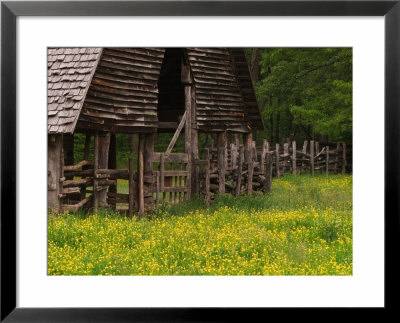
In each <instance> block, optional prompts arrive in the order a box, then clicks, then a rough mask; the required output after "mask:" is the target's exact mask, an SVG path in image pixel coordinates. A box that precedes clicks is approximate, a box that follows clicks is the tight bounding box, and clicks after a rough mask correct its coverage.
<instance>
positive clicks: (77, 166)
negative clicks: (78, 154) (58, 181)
mask: <svg viewBox="0 0 400 323" xmlns="http://www.w3.org/2000/svg"><path fill="white" fill-rule="evenodd" d="M90 164H91V162H90V161H89V160H82V161H81V162H79V163H78V164H76V165H71V166H64V167H63V169H64V171H74V170H77V169H80V168H82V166H85V165H90Z"/></svg>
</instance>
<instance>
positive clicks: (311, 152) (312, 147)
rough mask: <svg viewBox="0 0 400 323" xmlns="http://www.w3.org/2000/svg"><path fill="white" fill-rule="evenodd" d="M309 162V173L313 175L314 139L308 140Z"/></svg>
mask: <svg viewBox="0 0 400 323" xmlns="http://www.w3.org/2000/svg"><path fill="white" fill-rule="evenodd" d="M310 164H311V175H314V140H311V141H310Z"/></svg>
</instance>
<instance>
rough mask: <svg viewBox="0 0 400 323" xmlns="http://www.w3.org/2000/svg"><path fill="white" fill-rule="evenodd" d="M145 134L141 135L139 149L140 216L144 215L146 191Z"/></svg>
mask: <svg viewBox="0 0 400 323" xmlns="http://www.w3.org/2000/svg"><path fill="white" fill-rule="evenodd" d="M144 141H145V138H144V135H139V147H138V148H139V151H138V167H137V169H138V181H137V185H138V205H139V216H143V215H144V193H143V185H144V183H143V176H144V160H143V155H144Z"/></svg>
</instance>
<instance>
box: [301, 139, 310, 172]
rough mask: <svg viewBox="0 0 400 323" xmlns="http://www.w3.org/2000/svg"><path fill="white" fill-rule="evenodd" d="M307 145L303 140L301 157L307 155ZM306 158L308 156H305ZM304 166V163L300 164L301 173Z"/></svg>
mask: <svg viewBox="0 0 400 323" xmlns="http://www.w3.org/2000/svg"><path fill="white" fill-rule="evenodd" d="M307 145H308V141H307V140H305V141H304V143H303V149H302V151H301V152H302V154H303V156H304V155H307ZM307 156H308V155H307ZM305 166H306V164H305V162H304V161H302V163H301V171H302V172H304V168H305Z"/></svg>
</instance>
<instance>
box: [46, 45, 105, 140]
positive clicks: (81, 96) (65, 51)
mask: <svg viewBox="0 0 400 323" xmlns="http://www.w3.org/2000/svg"><path fill="white" fill-rule="evenodd" d="M101 51H102V49H101V48H80V47H74V48H49V49H48V56H47V57H48V61H47V62H48V63H47V64H48V69H47V70H48V82H47V84H48V90H47V100H48V102H47V116H48V120H47V130H48V133H73V132H74V129H75V125H76V122H77V119H78V117H79V114H80V111H81V108H82V105H83V102H84V100H85V97H86V93H87V91H88V88H89V85H90V82H91V80H92V78H93V75H94V72H95V70H96V66H97V64H98V61H99V58H100V55H101Z"/></svg>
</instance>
